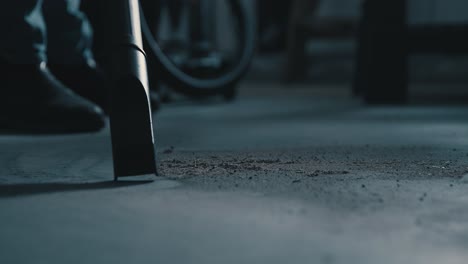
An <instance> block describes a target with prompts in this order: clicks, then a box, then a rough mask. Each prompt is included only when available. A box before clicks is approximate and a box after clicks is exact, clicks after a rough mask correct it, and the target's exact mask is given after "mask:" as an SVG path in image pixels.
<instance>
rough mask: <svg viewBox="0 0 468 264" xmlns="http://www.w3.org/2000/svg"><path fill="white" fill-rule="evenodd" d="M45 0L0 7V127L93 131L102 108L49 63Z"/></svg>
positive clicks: (100, 121)
mask: <svg viewBox="0 0 468 264" xmlns="http://www.w3.org/2000/svg"><path fill="white" fill-rule="evenodd" d="M42 4H43V0H21V1H12V2H11V3H8V5H5V6H4V7H3V8H2V9H0V29H1V30H2V31H3V32H2V34H4V35H3V36H4V38H3V39H2V41H0V129H12V130H21V131H24V130H25V131H27V132H30V131H32V130H34V131H35V130H40V131H43V132H46V131H47V132H55V131H61V132H79V131H95V130H99V129H101V128H102V127H103V126H104V125H105V122H104V116H103V114H102V110H100V109H99V108H98V107H97V106H96V105H94V104H92V103H91V102H89V101H87V100H85V99H84V98H82V97H80V96H78V95H76V94H75V93H73V92H72V91H71V90H70V89H68V88H67V87H66V86H64V85H63V84H62V83H61V82H59V81H58V80H57V79H56V78H55V77H54V75H53V74H52V73H51V72H50V71H49V69H48V67H47V43H46V42H47V41H46V33H47V32H46V25H45V23H44V19H43V16H42Z"/></svg>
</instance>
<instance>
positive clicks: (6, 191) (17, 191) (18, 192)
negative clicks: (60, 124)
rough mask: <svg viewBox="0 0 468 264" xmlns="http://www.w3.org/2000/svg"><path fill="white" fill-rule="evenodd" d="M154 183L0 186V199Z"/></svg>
mask: <svg viewBox="0 0 468 264" xmlns="http://www.w3.org/2000/svg"><path fill="white" fill-rule="evenodd" d="M153 182H154V181H149V180H148V181H118V182H115V181H106V182H96V183H76V184H73V183H39V184H11V185H0V198H6V197H18V196H29V195H38V194H46V193H56V192H71V191H88V190H102V189H115V188H123V187H128V186H137V185H143V184H149V183H153Z"/></svg>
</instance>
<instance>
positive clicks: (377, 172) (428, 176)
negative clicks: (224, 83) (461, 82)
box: [0, 82, 468, 264]
mask: <svg viewBox="0 0 468 264" xmlns="http://www.w3.org/2000/svg"><path fill="white" fill-rule="evenodd" d="M439 88H440V87H439ZM442 90H444V89H442ZM421 91H427V89H421ZM467 117H468V107H467V106H450V107H449V106H443V105H433V104H429V105H422V104H414V105H412V106H409V107H363V106H362V105H361V104H360V102H359V101H357V100H353V99H350V96H349V95H348V91H347V90H346V89H345V86H344V85H324V84H322V85H302V86H301V85H298V86H296V87H289V88H288V89H285V88H284V87H281V86H280V85H278V84H273V83H255V82H248V83H245V84H243V85H242V90H241V95H240V98H239V100H238V101H237V102H234V103H232V104H223V103H219V102H210V103H208V104H199V105H198V104H194V103H184V102H180V103H176V104H173V105H171V106H167V107H166V108H165V109H164V110H163V111H162V112H161V113H160V114H158V115H157V117H156V120H155V121H156V139H157V145H158V147H157V150H158V158H159V164H160V170H161V173H162V174H163V175H164V176H166V177H167V178H166V179H158V180H157V181H155V182H123V183H120V184H114V183H112V182H110V180H111V179H112V164H111V152H110V142H109V132H108V131H104V132H102V133H99V134H90V135H70V136H15V135H2V136H0V164H1V165H0V263H8V264H14V263H35V264H40V263H47V264H49V263H70V264H72V263H115V264H118V263H203V264H209V263H216V264H218V263H282V264H283V263H324V264H331V263H359V264H364V263H381V264H384V263H446V264H451V263H466V259H467V258H468V252H467V251H466V248H467V247H468V183H467V182H468V177H467V179H464V175H465V173H466V172H467V170H468V121H467Z"/></svg>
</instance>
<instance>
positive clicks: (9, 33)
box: [0, 0, 46, 64]
mask: <svg viewBox="0 0 468 264" xmlns="http://www.w3.org/2000/svg"><path fill="white" fill-rule="evenodd" d="M42 1H43V0H20V1H8V2H7V3H5V4H4V6H2V8H0V32H2V40H1V41H0V57H1V58H3V59H6V60H8V61H9V62H12V63H16V64H32V63H39V62H41V61H45V60H46V43H45V41H46V40H45V24H44V20H43V17H42V13H41V6H42Z"/></svg>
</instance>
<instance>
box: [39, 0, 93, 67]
mask: <svg viewBox="0 0 468 264" xmlns="http://www.w3.org/2000/svg"><path fill="white" fill-rule="evenodd" d="M43 1H44V5H43V13H44V20H45V23H46V25H47V47H48V58H49V61H50V62H51V63H52V64H74V65H79V64H84V63H89V60H93V55H92V51H91V46H92V38H93V31H92V27H91V25H90V23H89V21H88V19H87V17H86V15H85V14H84V13H83V12H81V10H80V2H81V0H43Z"/></svg>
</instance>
